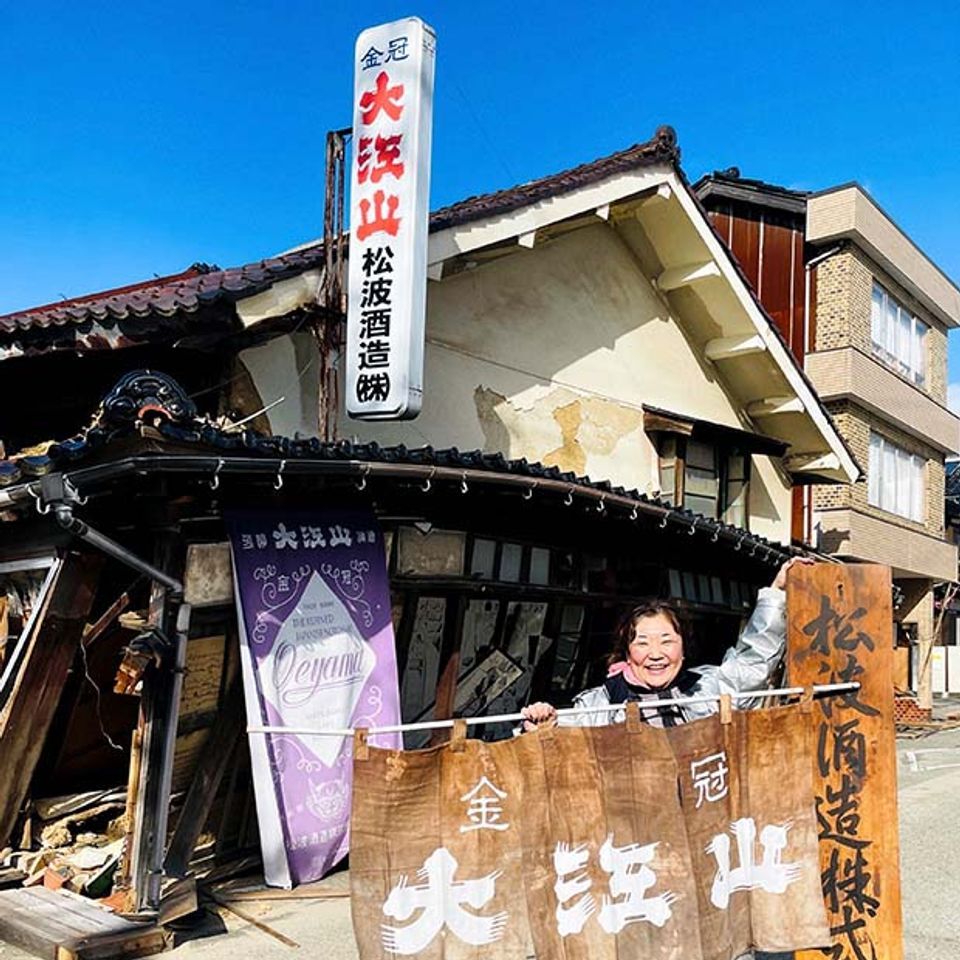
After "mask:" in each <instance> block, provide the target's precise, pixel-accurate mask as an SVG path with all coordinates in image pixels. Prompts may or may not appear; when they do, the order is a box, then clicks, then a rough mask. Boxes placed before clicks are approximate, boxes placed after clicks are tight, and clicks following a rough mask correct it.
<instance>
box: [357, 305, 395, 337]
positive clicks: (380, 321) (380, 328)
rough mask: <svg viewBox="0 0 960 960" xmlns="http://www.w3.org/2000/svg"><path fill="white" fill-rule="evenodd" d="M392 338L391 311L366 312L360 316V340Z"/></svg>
mask: <svg viewBox="0 0 960 960" xmlns="http://www.w3.org/2000/svg"><path fill="white" fill-rule="evenodd" d="M389 336H390V311H389V310H383V309H380V310H364V311H362V312H361V314H360V339H361V340H368V339H370V338H371V337H389Z"/></svg>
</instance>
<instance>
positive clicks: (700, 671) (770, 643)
mask: <svg viewBox="0 0 960 960" xmlns="http://www.w3.org/2000/svg"><path fill="white" fill-rule="evenodd" d="M786 601H787V597H786V594H785V593H784V591H783V590H779V589H777V588H776V587H764V588H763V589H762V590H761V591H760V593H759V594H758V596H757V605H756V607H755V608H754V611H753V614H752V615H751V617H750V619H749V620H748V621H747V625H746V626H745V627H744V628H743V632H742V633H741V634H740V639H739V640H738V641H737V644H736V646H734V647H731V648H730V649H729V650H727V652H726V654H725V655H724V658H723V662H722V663H721V664H720V665H719V666H716V665H715V664H705V665H703V666H700V667H693V668H691V670H690V671H689V672H690V673H691V674H694V675H695V676H696V677H698V679H697V680H696V682H695V683H694V684H693V686H692V687H690V688H689V689H688V690H686V691H685V693H684V696H690V697H696V696H705V695H710V696H715V695H718V694H721V693H745V692H747V691H749V690H762V689H763V688H764V687H767V686H769V684H770V681H771V679H772V678H773V675H774V673H776V670H777V667H779V666H780V662H781V661H782V660H783V652H784V649H785V647H786V622H787V618H786ZM761 702H762V701H761V699H760V698H754V699H750V700H737V701H736V702H735V703H734V706H735V707H738V708H739V709H741V710H746V709H750V708H752V707H757V706H759V705H760V703H761ZM609 703H610V696H609V694H608V693H607V688H606V687H605V686H603V684H601V685H600V686H599V687H591V688H590V689H589V690H584V691H583V693H581V694H580V695H579V696H577V698H576V699H575V700H574V701H573V705H574V706H575V707H601V706H605V705H606V704H609ZM678 709H679V710H680V712H681V714H682V715H683V719H684V722H685V723H689V722H690V721H691V720H700V719H701V718H703V717H708V716H710V715H711V714H713V713H716V712H717V711H718V710H719V709H720V707H719V704H718V703H717V702H715V701H714V702H708V703H687V704H682V705H680V706H679V707H678ZM623 720H624V711H623V710H616V711H610V712H608V713H581V714H570V715H567V716H561V717H560V718H559V720H558V722H559V723H560V725H562V726H575V727H602V726H604V725H605V724H608V723H622V722H623Z"/></svg>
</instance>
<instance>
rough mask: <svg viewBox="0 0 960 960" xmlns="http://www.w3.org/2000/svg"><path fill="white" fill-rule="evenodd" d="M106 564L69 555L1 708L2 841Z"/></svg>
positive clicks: (95, 558) (25, 786)
mask: <svg viewBox="0 0 960 960" xmlns="http://www.w3.org/2000/svg"><path fill="white" fill-rule="evenodd" d="M102 565H103V558H102V557H100V556H99V555H97V554H77V553H70V554H68V555H67V557H66V559H65V560H64V562H63V569H62V570H61V571H60V575H59V576H58V578H57V581H56V583H55V584H53V586H52V588H51V592H50V595H49V599H48V602H47V605H46V610H45V612H43V614H42V618H41V619H38V621H37V624H36V626H35V627H34V630H33V633H32V636H31V638H30V640H29V646H28V648H27V651H26V653H25V654H24V657H23V661H22V663H21V665H20V671H19V674H18V676H17V678H16V681H15V683H14V687H13V690H12V691H11V693H10V697H9V699H8V700H7V703H6V705H5V706H4V708H3V712H2V713H0V770H2V771H3V776H2V777H0V847H2V846H4V845H5V844H6V842H7V841H8V840H9V839H10V835H11V833H12V832H13V828H14V825H15V823H16V820H17V816H18V814H19V812H20V806H21V804H22V803H23V801H24V799H25V797H26V796H27V791H28V790H29V788H30V781H31V779H32V778H33V772H34V768H35V767H36V765H37V762H38V760H39V759H40V755H41V753H42V752H43V747H44V743H45V741H46V738H47V733H48V732H49V729H50V724H51V723H52V721H53V715H54V713H55V712H56V709H57V706H58V705H59V702H60V694H61V693H62V691H63V687H64V684H65V683H66V682H67V677H68V676H69V674H70V670H71V668H72V667H73V663H74V660H75V658H76V655H77V652H78V650H79V649H80V638H81V636H82V634H83V628H84V625H85V624H86V622H87V618H88V617H89V616H90V610H91V608H92V607H93V600H94V597H95V596H96V590H97V580H98V578H99V575H100V568H101V566H102Z"/></svg>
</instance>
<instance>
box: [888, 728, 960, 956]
mask: <svg viewBox="0 0 960 960" xmlns="http://www.w3.org/2000/svg"><path fill="white" fill-rule="evenodd" d="M897 752H898V755H899V761H900V763H899V766H900V791H899V792H900V864H901V876H902V883H903V914H904V936H905V941H906V960H956V958H957V956H958V955H960V913H958V911H957V906H956V905H957V897H958V894H960V874H958V872H957V869H956V864H957V862H958V861H960V831H958V830H957V828H956V815H957V814H956V811H957V798H958V796H960V730H947V731H943V732H941V733H935V734H933V735H932V736H929V737H924V738H923V739H921V740H901V741H899V742H898V743H897Z"/></svg>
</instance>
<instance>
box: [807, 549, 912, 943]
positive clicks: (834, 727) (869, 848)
mask: <svg viewBox="0 0 960 960" xmlns="http://www.w3.org/2000/svg"><path fill="white" fill-rule="evenodd" d="M788 624H789V665H790V682H791V683H803V684H812V683H849V682H854V681H856V682H859V683H860V689H859V690H856V691H852V692H850V693H845V694H842V695H840V696H837V697H831V698H829V699H824V700H821V701H820V702H819V707H818V724H817V732H816V769H815V778H816V789H817V796H816V810H817V827H818V832H819V838H820V869H821V885H822V888H823V896H824V901H825V903H826V907H827V911H828V914H829V917H830V923H831V934H832V936H833V948H832V950H831V951H828V952H827V953H826V956H828V957H830V960H878V958H880V957H882V958H884V960H902V957H903V933H902V921H901V911H900V877H899V864H898V849H899V844H898V831H897V783H896V747H895V741H894V720H893V637H892V631H893V616H892V611H891V586H890V571H889V569H888V568H886V567H880V566H873V565H868V564H857V565H833V564H830V565H828V564H820V565H818V566H817V567H816V568H813V569H810V570H799V571H796V574H795V575H794V574H792V575H791V580H790V583H789V585H788ZM799 956H800V957H801V960H814V958H818V960H819V958H820V957H821V956H823V954H821V953H820V952H819V951H817V952H810V953H803V954H800V955H799Z"/></svg>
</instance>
